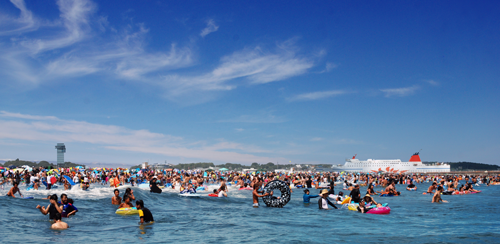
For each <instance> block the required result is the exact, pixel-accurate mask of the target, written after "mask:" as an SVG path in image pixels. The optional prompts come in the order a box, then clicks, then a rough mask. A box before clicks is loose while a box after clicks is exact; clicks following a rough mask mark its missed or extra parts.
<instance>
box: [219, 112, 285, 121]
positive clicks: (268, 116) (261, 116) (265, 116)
mask: <svg viewBox="0 0 500 244" xmlns="http://www.w3.org/2000/svg"><path fill="white" fill-rule="evenodd" d="M286 121H287V120H286V119H285V118H284V117H281V116H276V115H274V114H273V113H272V112H271V111H263V112H260V113H256V114H252V115H249V114H245V115H240V116H238V117H236V118H230V119H223V120H219V121H218V122H221V123H252V124H263V123H271V124H273V123H283V122H286Z"/></svg>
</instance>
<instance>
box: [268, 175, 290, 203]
mask: <svg viewBox="0 0 500 244" xmlns="http://www.w3.org/2000/svg"><path fill="white" fill-rule="evenodd" d="M276 191H280V192H281V196H280V197H279V198H277V194H276ZM271 192H273V193H274V194H273V195H272V196H271V195H269V196H265V197H262V200H263V201H264V203H265V204H266V206H268V207H271V208H282V207H284V206H285V205H286V204H287V203H288V202H289V201H290V198H291V194H290V187H288V185H287V184H286V183H285V182H284V181H281V180H273V181H271V182H269V183H267V185H266V186H265V187H264V193H271Z"/></svg>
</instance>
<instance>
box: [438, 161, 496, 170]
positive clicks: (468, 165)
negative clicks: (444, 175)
mask: <svg viewBox="0 0 500 244" xmlns="http://www.w3.org/2000/svg"><path fill="white" fill-rule="evenodd" d="M448 164H450V170H451V171H460V170H500V166H498V165H493V164H481V163H473V162H458V163H448Z"/></svg>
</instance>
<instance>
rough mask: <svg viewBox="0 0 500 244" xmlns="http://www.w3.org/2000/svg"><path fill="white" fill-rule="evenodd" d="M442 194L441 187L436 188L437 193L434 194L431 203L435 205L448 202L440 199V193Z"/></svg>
mask: <svg viewBox="0 0 500 244" xmlns="http://www.w3.org/2000/svg"><path fill="white" fill-rule="evenodd" d="M442 192H443V187H442V186H439V187H438V188H437V191H436V193H435V194H434V196H433V197H432V202H433V203H435V202H436V203H437V202H448V201H445V200H443V199H441V193H442Z"/></svg>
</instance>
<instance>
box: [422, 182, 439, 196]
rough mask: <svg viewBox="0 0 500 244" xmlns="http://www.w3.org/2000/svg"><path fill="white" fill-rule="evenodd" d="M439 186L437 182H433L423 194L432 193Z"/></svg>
mask: <svg viewBox="0 0 500 244" xmlns="http://www.w3.org/2000/svg"><path fill="white" fill-rule="evenodd" d="M436 188H437V182H433V183H432V185H431V186H429V189H427V192H424V193H423V194H432V193H434V192H433V191H434V190H435V189H436Z"/></svg>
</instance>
